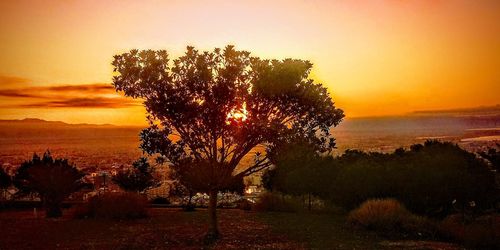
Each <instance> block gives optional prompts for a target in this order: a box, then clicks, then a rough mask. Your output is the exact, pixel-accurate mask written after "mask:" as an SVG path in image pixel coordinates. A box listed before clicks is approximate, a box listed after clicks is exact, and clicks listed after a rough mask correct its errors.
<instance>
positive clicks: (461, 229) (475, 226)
mask: <svg viewBox="0 0 500 250" xmlns="http://www.w3.org/2000/svg"><path fill="white" fill-rule="evenodd" d="M439 233H440V235H441V236H442V237H444V238H448V239H452V240H455V241H458V242H460V243H462V244H464V245H465V246H466V247H471V248H480V249H500V215H498V214H493V215H484V216H481V217H478V218H475V219H474V220H472V221H469V220H468V219H467V218H464V216H463V215H462V214H453V215H450V216H448V217H446V218H445V219H444V220H443V221H441V223H440V224H439Z"/></svg>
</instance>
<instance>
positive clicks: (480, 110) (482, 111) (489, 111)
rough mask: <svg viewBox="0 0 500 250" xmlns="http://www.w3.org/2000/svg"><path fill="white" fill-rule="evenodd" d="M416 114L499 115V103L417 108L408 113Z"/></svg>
mask: <svg viewBox="0 0 500 250" xmlns="http://www.w3.org/2000/svg"><path fill="white" fill-rule="evenodd" d="M410 115H414V116H415V115H417V116H429V115H431V116H476V117H477V116H493V117H495V116H496V117H498V116H500V104H498V105H495V106H481V107H474V108H461V109H444V110H418V111H414V112H412V113H410Z"/></svg>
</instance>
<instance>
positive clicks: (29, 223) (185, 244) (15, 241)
mask: <svg viewBox="0 0 500 250" xmlns="http://www.w3.org/2000/svg"><path fill="white" fill-rule="evenodd" d="M65 212H66V213H65V216H64V217H63V218H61V219H55V220H52V219H43V218H38V219H37V218H34V215H33V211H27V210H25V211H3V212H0V249H2V250H3V249H114V250H118V249H241V248H245V249H401V248H405V249H407V248H408V249H457V248H456V247H453V246H451V245H438V246H440V247H438V248H433V247H428V246H427V245H425V246H424V245H422V244H420V245H418V244H417V245H414V246H413V247H407V246H408V245H405V246H406V247H401V245H398V244H397V242H396V241H391V242H388V241H386V240H385V239H383V238H380V237H378V236H376V235H374V234H372V233H370V232H366V231H356V230H353V229H351V228H349V227H347V226H346V225H345V220H344V217H343V216H341V215H332V214H312V213H299V214H294V213H270V212H269V213H257V212H247V211H242V210H236V209H223V210H220V211H219V218H220V229H221V233H222V234H223V237H222V239H221V240H219V241H218V242H217V243H215V244H214V245H211V246H205V245H204V244H203V236H204V233H205V231H206V228H207V227H206V220H207V213H206V211H204V210H202V209H200V210H198V211H196V212H182V211H180V210H179V209H152V210H151V211H150V213H151V216H150V217H149V218H146V219H140V220H131V221H114V220H97V219H80V220H79V219H72V218H71V216H70V212H71V211H65ZM412 244H413V243H412Z"/></svg>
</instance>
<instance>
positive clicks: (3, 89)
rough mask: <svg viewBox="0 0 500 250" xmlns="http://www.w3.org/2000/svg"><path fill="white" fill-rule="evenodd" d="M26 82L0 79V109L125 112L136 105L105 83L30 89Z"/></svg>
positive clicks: (10, 78)
mask: <svg viewBox="0 0 500 250" xmlns="http://www.w3.org/2000/svg"><path fill="white" fill-rule="evenodd" d="M29 82H30V81H29V80H28V79H24V78H19V77H6V76H0V83H2V84H1V85H0V97H3V100H2V101H1V104H0V108H125V107H131V106H137V105H139V102H138V101H137V100H132V99H130V98H126V97H123V96H121V95H120V94H118V93H116V92H115V89H114V88H113V86H111V84H109V83H90V84H77V85H71V84H66V85H47V86H33V85H29V84H28V85H27V83H29ZM3 83H5V84H3ZM7 83H8V84H7ZM15 83H18V84H17V85H16V84H15Z"/></svg>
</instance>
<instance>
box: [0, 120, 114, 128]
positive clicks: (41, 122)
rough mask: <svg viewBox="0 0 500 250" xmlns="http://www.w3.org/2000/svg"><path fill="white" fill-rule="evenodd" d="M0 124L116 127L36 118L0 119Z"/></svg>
mask: <svg viewBox="0 0 500 250" xmlns="http://www.w3.org/2000/svg"><path fill="white" fill-rule="evenodd" d="M2 125H4V126H5V125H13V126H16V125H17V126H19V125H20V126H23V125H24V126H26V125H31V126H55V127H116V125H112V124H88V123H78V124H71V123H66V122H62V121H47V120H43V119H38V118H25V119H22V120H0V126H2Z"/></svg>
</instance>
